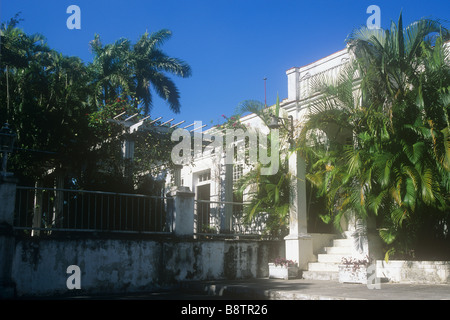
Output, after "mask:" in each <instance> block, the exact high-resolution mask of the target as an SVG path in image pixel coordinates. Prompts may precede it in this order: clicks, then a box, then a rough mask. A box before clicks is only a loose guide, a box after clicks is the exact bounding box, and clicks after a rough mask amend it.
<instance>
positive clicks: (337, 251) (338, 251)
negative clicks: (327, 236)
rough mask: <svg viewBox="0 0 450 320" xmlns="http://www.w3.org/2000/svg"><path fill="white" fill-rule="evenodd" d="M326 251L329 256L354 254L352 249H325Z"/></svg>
mask: <svg viewBox="0 0 450 320" xmlns="http://www.w3.org/2000/svg"><path fill="white" fill-rule="evenodd" d="M324 251H325V252H326V253H327V254H345V255H351V254H352V248H351V247H325V248H324Z"/></svg>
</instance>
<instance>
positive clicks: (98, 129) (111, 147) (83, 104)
mask: <svg viewBox="0 0 450 320" xmlns="http://www.w3.org/2000/svg"><path fill="white" fill-rule="evenodd" d="M19 22H20V19H19V16H18V15H16V16H15V17H14V18H12V19H11V20H10V21H8V22H7V23H3V24H2V26H1V30H0V32H1V44H2V50H1V52H0V54H1V57H0V67H1V74H0V87H1V90H0V92H1V93H0V104H1V107H0V121H1V123H5V122H9V124H10V125H11V127H12V128H13V130H15V131H16V132H17V134H18V139H17V144H16V146H17V148H18V149H17V152H15V153H13V154H12V155H11V157H10V161H9V162H8V169H9V170H11V171H13V172H15V174H16V176H18V177H19V179H20V180H21V181H22V182H21V183H23V184H33V183H34V182H35V181H37V180H45V181H46V183H49V184H50V185H51V186H53V184H54V183H53V182H54V180H55V179H56V178H57V177H59V178H64V179H65V182H66V183H65V184H66V186H67V185H68V186H70V187H77V188H88V189H103V190H106V189H108V190H109V191H132V190H133V189H134V186H136V185H137V186H138V185H139V184H140V183H141V182H142V183H144V184H145V183H147V182H145V180H146V176H147V175H148V174H149V173H154V172H155V166H156V165H157V166H158V168H161V166H162V165H164V164H170V162H169V157H170V151H171V147H172V143H171V141H170V138H169V137H170V136H169V135H168V134H159V133H157V132H135V133H133V134H132V136H129V135H128V134H127V133H126V132H124V130H123V129H124V128H123V127H121V126H120V125H118V124H117V123H114V122H111V121H110V120H111V119H112V118H113V117H114V116H117V115H118V114H120V113H122V112H124V114H125V115H127V116H131V115H134V114H135V113H138V116H137V117H136V118H135V119H142V118H143V117H144V116H145V115H146V114H147V113H148V112H149V110H150V108H151V105H152V99H151V92H150V85H152V86H153V89H154V90H156V92H157V94H158V95H160V96H161V97H163V99H165V100H166V101H167V102H168V104H169V107H170V108H171V109H172V110H173V111H174V112H178V111H179V108H180V103H179V93H178V90H177V88H176V87H175V85H174V83H173V82H172V80H171V79H170V78H168V76H167V75H166V73H171V74H174V75H177V76H181V77H188V76H189V75H190V73H191V71H190V67H189V66H188V65H187V64H186V63H185V62H183V61H181V60H179V59H175V58H171V57H168V56H167V55H166V54H164V53H163V52H162V50H161V45H162V44H163V43H164V41H166V40H168V39H169V38H170V34H171V33H170V31H168V30H161V31H159V32H156V33H154V34H152V35H149V34H147V33H145V34H144V35H143V36H142V37H141V38H140V39H139V40H138V41H137V42H136V43H135V44H132V43H131V42H130V41H129V40H127V39H120V40H118V41H116V42H115V43H113V44H107V45H102V44H101V42H100V37H99V36H96V37H95V39H94V40H93V41H92V42H91V47H92V52H93V54H94V61H93V63H91V64H87V65H86V64H84V63H83V62H82V61H81V60H80V59H79V58H78V57H68V56H64V55H62V54H61V53H59V52H57V51H55V50H52V49H51V48H49V47H48V45H47V43H46V41H45V38H44V37H43V36H42V35H38V34H36V35H28V34H26V33H25V32H23V30H21V29H19V28H18V27H17V25H18V24H19ZM129 138H131V139H134V141H135V146H136V147H135V159H134V161H133V162H132V163H127V161H128V162H129V160H124V159H123V156H122V154H121V150H122V143H123V141H124V140H125V139H129ZM125 167H131V170H132V173H134V175H133V176H134V180H135V181H132V180H129V179H128V178H127V177H126V175H125V173H124V171H125V170H124V168H125Z"/></svg>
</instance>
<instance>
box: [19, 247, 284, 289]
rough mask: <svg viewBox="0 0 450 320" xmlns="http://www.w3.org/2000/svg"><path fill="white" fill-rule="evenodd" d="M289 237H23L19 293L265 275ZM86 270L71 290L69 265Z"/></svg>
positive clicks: (141, 286) (150, 286)
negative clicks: (255, 239) (189, 238)
mask: <svg viewBox="0 0 450 320" xmlns="http://www.w3.org/2000/svg"><path fill="white" fill-rule="evenodd" d="M282 254H284V243H283V242H271V241H237V240H236V241H232V240H230V241H228V240H227V241H212V240H208V241H198V240H197V241H195V240H187V241H182V240H176V239H170V240H167V239H166V240H164V241H162V240H148V239H140V240H130V239H36V240H35V239H19V240H17V241H16V247H15V255H14V259H13V268H12V269H13V271H12V278H13V281H14V282H15V284H16V294H17V295H18V296H26V295H51V294H74V293H76V294H79V293H115V292H138V291H143V290H151V289H154V288H158V287H170V286H173V285H175V284H177V283H179V282H181V281H185V280H207V279H239V278H255V277H265V276H267V275H268V269H267V263H268V261H269V260H270V259H273V258H275V257H277V256H280V255H282ZM70 265H77V266H79V267H80V271H81V276H80V279H81V289H80V290H77V289H75V290H69V289H68V288H67V285H66V281H67V279H68V278H69V276H71V274H68V273H66V271H67V267H68V266H70Z"/></svg>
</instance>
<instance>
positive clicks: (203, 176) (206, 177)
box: [198, 171, 211, 182]
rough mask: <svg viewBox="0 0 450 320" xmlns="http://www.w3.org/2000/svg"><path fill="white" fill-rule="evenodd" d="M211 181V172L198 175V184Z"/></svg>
mask: <svg viewBox="0 0 450 320" xmlns="http://www.w3.org/2000/svg"><path fill="white" fill-rule="evenodd" d="M208 180H211V171H207V172H203V173H200V174H199V175H198V182H204V181H208Z"/></svg>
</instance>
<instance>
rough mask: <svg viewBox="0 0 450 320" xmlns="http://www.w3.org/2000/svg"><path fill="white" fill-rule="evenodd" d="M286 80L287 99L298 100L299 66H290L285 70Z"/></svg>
mask: <svg viewBox="0 0 450 320" xmlns="http://www.w3.org/2000/svg"><path fill="white" fill-rule="evenodd" d="M286 75H287V80H288V100H289V101H293V100H298V99H300V92H299V90H298V84H299V78H300V68H291V69H289V70H288V71H286Z"/></svg>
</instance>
